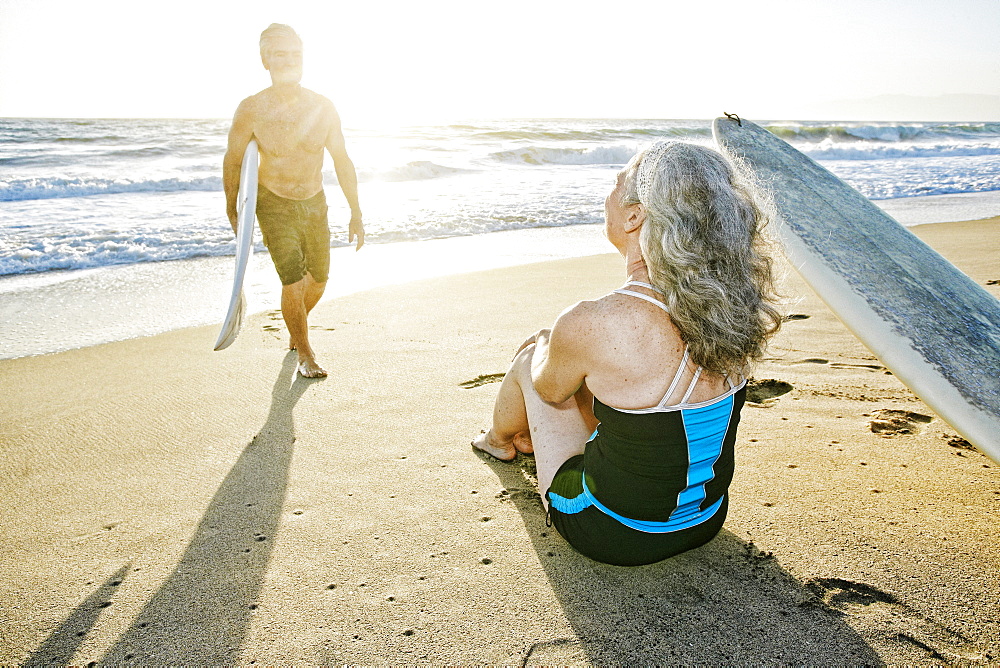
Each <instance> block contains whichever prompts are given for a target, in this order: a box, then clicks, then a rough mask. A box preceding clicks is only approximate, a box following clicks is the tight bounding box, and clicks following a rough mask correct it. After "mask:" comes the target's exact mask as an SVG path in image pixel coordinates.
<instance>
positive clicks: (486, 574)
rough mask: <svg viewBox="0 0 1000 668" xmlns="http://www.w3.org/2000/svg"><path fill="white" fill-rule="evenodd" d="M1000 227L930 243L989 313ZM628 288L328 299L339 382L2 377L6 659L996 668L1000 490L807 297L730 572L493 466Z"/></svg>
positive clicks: (165, 359) (322, 337)
mask: <svg viewBox="0 0 1000 668" xmlns="http://www.w3.org/2000/svg"><path fill="white" fill-rule="evenodd" d="M998 226H1000V218H993V219H990V220H988V221H979V222H969V223H957V224H942V225H928V226H921V227H920V228H917V229H916V230H915V232H917V234H918V235H919V236H921V238H924V239H926V240H928V241H929V242H930V243H931V245H932V246H933V247H935V248H936V249H937V250H938V251H939V252H941V253H942V255H944V256H945V257H946V258H948V259H949V260H951V261H952V262H955V263H956V264H957V266H959V268H960V269H962V270H963V271H966V272H967V273H969V274H970V275H971V276H972V277H973V278H974V280H976V282H977V283H979V284H980V285H982V284H984V283H985V282H986V281H988V280H994V279H1000V276H997V275H995V273H996V271H997V267H996V262H995V259H996V257H997V256H998V252H1000V235H997V234H996V233H995V231H994V230H996V229H997V228H998ZM623 275H624V268H623V266H622V262H621V259H620V257H618V256H617V255H616V254H611V253H605V254H601V255H590V256H586V257H578V258H569V259H559V260H551V261H546V262H541V263H534V264H526V265H523V266H519V267H516V268H509V267H508V268H497V269H491V270H488V271H479V272H474V273H467V274H462V275H460V276H442V277H436V278H427V279H424V280H420V281H410V282H405V283H401V284H397V285H391V286H382V287H374V288H371V289H368V290H365V291H364V292H358V293H354V294H350V295H346V296H343V297H340V298H337V299H332V300H329V301H326V302H324V303H321V304H320V305H318V306H317V307H316V311H314V317H313V318H311V320H312V321H313V322H314V325H315V329H314V335H315V337H316V338H315V342H314V345H315V347H316V349H317V350H318V352H319V354H320V360H321V362H322V363H323V364H324V365H325V366H326V368H327V370H328V371H329V372H330V377H329V378H327V379H326V380H319V381H308V380H304V379H301V378H296V376H295V356H294V354H290V353H287V352H286V351H284V350H283V348H284V345H285V337H284V332H283V328H282V327H280V319H279V320H277V321H276V320H275V319H274V318H273V317H272V316H271V315H269V314H268V313H263V314H255V315H253V316H251V317H249V318H248V321H247V322H246V324H245V325H244V331H243V333H242V334H241V335H240V337H239V338H238V339H237V341H236V342H235V343H234V344H233V346H232V347H231V348H229V349H227V350H226V351H223V352H222V353H214V352H212V350H211V344H212V341H214V338H215V335H216V327H215V326H214V325H212V326H204V327H192V328H187V329H180V330H174V331H170V332H167V333H164V334H160V335H157V336H152V337H146V338H138V339H130V340H126V341H120V342H115V343H107V344H103V345H99V346H93V347H89V348H82V349H77V350H71V351H68V352H63V353H57V354H53V355H44V356H34V357H23V358H19V359H12V360H2V361H0V385H2V388H0V391H2V392H3V394H4V396H5V401H4V402H3V403H2V404H0V444H2V445H0V450H2V452H3V453H4V457H3V458H0V495H2V498H3V499H4V501H5V502H6V506H7V511H6V512H5V513H4V515H3V517H2V518H0V541H2V544H3V545H4V559H3V563H2V568H0V615H2V617H3V624H2V627H3V632H2V633H3V640H4V642H3V643H0V663H4V664H8V663H10V664H22V663H54V664H64V665H65V664H72V665H83V664H86V663H88V662H89V661H98V662H101V663H130V662H131V663H137V664H181V663H185V664H190V663H211V664H225V665H234V664H248V663H250V662H252V661H256V662H257V663H263V664H278V663H282V664H289V663H295V664H313V665H318V664H333V663H341V664H403V663H405V664H416V663H430V664H450V665H458V664H470V663H475V664H504V665H508V664H517V665H540V664H543V665H545V664H547V665H554V664H562V665H566V664H597V665H607V664H615V663H630V664H663V663H685V664H686V663H710V664H716V663H718V664H724V663H760V662H775V663H783V664H787V663H795V664H801V663H811V664H826V665H829V664H845V663H846V664H864V665H871V664H907V665H923V664H927V665H939V664H940V663H941V662H950V663H963V664H965V663H968V664H980V663H981V664H988V663H991V662H995V661H996V660H997V659H998V657H1000V641H998V640H997V639H998V638H1000V601H998V600H997V597H996V587H995V574H996V571H997V569H998V568H1000V553H998V552H997V549H996V546H997V544H998V543H1000V528H998V526H997V523H996V513H997V509H998V508H1000V495H998V494H997V490H998V489H1000V466H997V465H995V464H993V463H992V462H990V461H989V460H988V459H986V458H985V457H984V456H982V455H981V454H979V453H978V452H975V451H972V450H967V449H965V448H963V447H961V445H960V444H958V445H956V444H954V443H955V441H954V437H955V432H954V430H952V429H951V428H950V426H949V425H947V424H945V423H943V422H942V421H941V420H940V419H939V418H937V417H936V416H934V415H933V413H931V412H929V411H928V409H927V408H926V406H924V404H923V403H922V402H920V401H919V400H918V399H917V398H916V397H914V396H913V395H912V393H911V392H909V390H907V388H905V387H904V386H902V385H901V383H900V382H899V381H898V379H896V378H895V377H894V376H892V375H889V374H886V373H885V372H884V371H885V370H884V369H882V368H881V367H880V366H879V363H878V361H877V360H874V358H873V357H872V355H871V354H870V353H869V352H868V351H867V350H866V349H865V348H864V347H863V346H862V345H861V344H860V343H859V342H858V341H857V339H855V338H854V337H853V336H852V335H851V334H850V333H849V332H848V331H847V330H846V329H845V328H844V327H843V326H842V325H841V324H840V323H839V321H837V320H836V318H835V317H834V316H833V315H832V313H830V312H829V310H828V309H826V308H825V306H823V304H822V302H821V301H820V300H819V299H818V298H817V297H816V296H815V295H814V294H812V293H811V291H809V290H808V288H806V287H805V286H804V284H803V283H802V282H801V280H800V279H798V277H797V275H795V274H794V272H791V270H789V273H788V274H787V275H786V276H785V277H784V278H783V280H782V283H781V290H782V292H783V293H784V294H785V295H787V297H788V299H789V302H790V303H791V305H790V306H789V307H788V309H789V311H790V312H791V313H795V314H798V315H799V316H804V317H799V318H796V319H794V320H790V321H789V322H787V323H785V326H784V328H783V330H782V331H781V332H780V333H779V335H778V337H777V338H776V339H775V341H774V345H773V346H772V351H771V356H770V357H769V358H768V359H766V360H765V361H764V362H763V363H762V364H761V365H760V367H759V368H758V370H757V372H756V374H755V377H756V378H757V379H759V380H764V379H771V380H774V381H778V382H779V383H782V384H783V385H780V386H779V387H781V388H783V389H787V391H786V392H784V393H783V394H780V395H777V396H774V397H772V398H771V399H770V400H765V401H762V402H761V403H760V405H759V406H750V407H748V408H747V409H745V411H744V414H743V422H742V423H741V427H740V432H739V435H738V440H737V446H736V447H737V467H738V468H737V473H736V478H735V479H734V482H733V486H732V487H731V496H732V501H731V505H730V512H729V517H728V518H727V520H726V525H725V527H724V528H723V531H722V533H721V534H720V535H719V536H718V537H717V538H716V539H714V540H713V541H711V542H710V543H709V544H707V545H705V546H703V547H701V548H698V549H696V550H693V551H691V552H688V553H685V554H682V555H679V556H678V557H675V558H672V559H669V560H666V561H664V562H660V563H658V564H654V565H651V566H645V567H638V568H631V569H630V568H621V567H614V566H605V565H601V564H596V563H595V562H591V561H589V560H587V559H585V558H584V557H581V556H580V555H578V554H577V553H576V552H574V551H573V550H572V548H570V547H569V546H568V545H566V543H565V542H564V541H562V539H561V537H559V536H558V534H556V533H555V532H554V530H552V529H550V528H547V527H546V526H545V517H544V513H543V512H542V510H541V506H540V503H539V500H538V497H537V492H536V491H535V489H534V487H533V485H534V482H533V464H532V460H531V458H528V457H521V458H519V459H518V461H517V462H516V463H514V464H503V463H498V462H493V461H488V460H486V459H484V458H482V457H480V456H479V455H477V454H476V453H475V452H473V451H472V449H471V448H470V447H469V440H470V439H471V438H472V437H473V436H474V435H475V434H476V433H478V430H479V429H480V428H481V427H483V426H485V425H486V423H487V420H488V419H489V415H490V411H491V407H492V403H493V398H494V396H495V391H496V387H497V385H496V384H495V381H496V380H497V378H496V374H498V373H501V372H502V371H503V370H504V369H505V368H506V366H507V364H508V363H509V360H510V355H511V352H512V351H513V350H514V349H515V348H516V346H517V345H518V343H520V342H521V341H522V340H523V339H524V336H525V333H526V332H530V331H534V330H537V329H538V328H539V327H545V326H549V325H551V323H552V321H553V320H554V318H555V317H556V315H557V314H558V313H559V312H560V311H562V310H563V309H564V308H565V307H566V306H567V305H569V304H571V303H573V302H574V301H576V300H579V299H587V298H593V297H596V296H598V295H600V294H604V293H606V292H607V291H608V290H610V289H613V288H615V287H618V286H619V285H620V283H621V282H622V280H623ZM986 289H987V290H988V291H990V292H991V294H994V295H998V296H1000V285H990V286H987V287H986ZM881 411H899V412H900V414H901V415H903V416H904V417H905V418H906V420H907V421H908V422H907V424H908V425H909V431H904V430H898V431H897V432H895V433H875V432H873V431H872V422H873V421H875V420H877V419H878V415H880V414H881V413H880V412H881ZM925 418H926V421H925ZM497 611H502V614H500V613H498V612H497ZM512 620H518V623H516V624H513V623H512ZM706 628H710V629H712V633H710V634H706V633H705V629H706Z"/></svg>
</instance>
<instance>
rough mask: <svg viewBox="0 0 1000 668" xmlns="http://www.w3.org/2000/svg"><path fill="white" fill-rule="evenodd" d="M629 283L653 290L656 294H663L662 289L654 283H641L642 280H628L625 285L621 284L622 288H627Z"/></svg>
mask: <svg viewBox="0 0 1000 668" xmlns="http://www.w3.org/2000/svg"><path fill="white" fill-rule="evenodd" d="M630 285H635V286H638V287H640V288H646V289H647V290H652V291H653V292H655V293H657V294H660V295H662V294H663V290H660V289H659V288H658V287H656V286H655V285H650V284H649V283H643V282H642V281H629V282H627V283H626V284H625V285H623V286H622V287H623V288H627V287H628V286H630Z"/></svg>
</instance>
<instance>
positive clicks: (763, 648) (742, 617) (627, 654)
mask: <svg viewBox="0 0 1000 668" xmlns="http://www.w3.org/2000/svg"><path fill="white" fill-rule="evenodd" d="M480 458H481V459H483V460H484V461H486V462H487V463H488V464H489V466H490V467H491V468H492V469H493V471H494V473H495V474H496V476H497V478H499V480H500V482H501V484H502V485H503V486H504V489H505V491H504V492H503V493H502V496H501V498H503V499H505V500H507V501H509V502H510V503H512V504H513V505H514V507H515V508H517V510H518V512H519V513H520V514H521V517H522V520H523V521H524V526H525V529H526V530H527V531H528V535H529V536H530V537H531V541H532V545H533V547H534V549H535V551H536V552H537V553H538V560H539V562H540V563H541V564H542V566H543V568H544V569H545V573H546V575H547V576H548V579H549V582H550V584H551V586H552V589H553V591H555V593H556V596H557V597H558V600H559V602H560V604H561V605H562V608H563V611H564V613H565V615H566V619H567V620H568V622H569V624H570V625H571V626H572V628H573V637H565V638H548V639H536V640H537V641H536V642H533V643H530V644H527V645H526V649H525V651H524V654H523V656H522V665H538V664H542V665H546V664H547V665H557V664H559V665H570V664H580V663H587V664H596V665H621V664H625V665H662V664H710V665H712V664H715V665H718V664H733V663H748V664H760V663H762V662H767V663H779V664H781V663H801V662H803V661H806V662H808V661H820V662H823V657H826V658H827V659H828V660H829V661H831V662H833V663H839V664H851V665H873V664H880V663H881V660H880V659H879V657H878V654H877V653H876V652H875V651H874V650H873V649H872V648H871V647H870V646H869V645H868V644H867V643H866V642H865V641H864V640H863V639H862V638H861V637H860V636H859V635H858V634H857V633H856V632H855V631H854V630H853V629H852V628H851V627H850V626H848V625H847V623H846V622H845V621H844V619H843V617H842V616H841V615H840V613H839V612H837V611H835V610H832V609H830V608H828V607H827V606H825V605H824V603H823V600H822V599H821V598H819V597H817V595H816V594H817V592H816V591H815V589H813V588H812V587H811V586H810V585H809V584H808V583H802V582H800V581H799V580H797V579H796V578H795V577H793V576H792V575H791V574H789V573H788V572H787V571H785V570H784V569H783V568H782V567H781V566H780V565H779V564H778V562H777V560H776V559H775V558H774V557H773V556H772V555H771V553H769V552H762V551H761V550H760V549H758V548H757V547H756V546H755V545H754V544H753V542H751V541H745V540H743V539H741V538H739V537H738V536H736V535H735V534H733V533H731V532H730V531H727V530H725V529H723V530H722V532H721V533H720V534H719V535H718V536H716V538H715V539H713V540H712V541H711V542H709V543H708V544H706V545H703V546H702V547H700V548H697V549H695V550H691V551H690V552H685V553H683V554H680V555H678V556H676V557H673V558H671V559H667V560H665V561H662V562H660V563H657V564H652V565H649V566H640V567H631V568H627V567H621V566H609V565H606V564H601V563H598V562H595V561H592V560H590V559H588V558H587V557H584V556H582V555H581V554H579V553H577V552H576V551H575V550H573V548H572V547H570V546H569V544H568V543H566V541H565V540H563V538H562V537H561V536H560V535H559V534H558V532H557V531H556V530H555V529H554V528H551V527H546V523H545V513H544V511H543V509H542V505H541V500H540V498H539V495H538V488H537V481H536V480H535V465H534V460H533V458H531V457H529V456H525V455H518V458H517V460H516V463H513V464H511V463H504V462H499V461H497V460H494V459H492V458H491V457H488V456H486V455H482V454H481V455H480Z"/></svg>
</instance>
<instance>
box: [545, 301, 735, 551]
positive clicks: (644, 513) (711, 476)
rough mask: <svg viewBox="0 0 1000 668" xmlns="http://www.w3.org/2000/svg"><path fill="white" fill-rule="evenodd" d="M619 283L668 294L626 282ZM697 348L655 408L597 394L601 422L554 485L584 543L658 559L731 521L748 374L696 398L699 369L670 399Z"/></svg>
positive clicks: (581, 547) (559, 517)
mask: <svg viewBox="0 0 1000 668" xmlns="http://www.w3.org/2000/svg"><path fill="white" fill-rule="evenodd" d="M629 285H639V286H642V287H647V288H651V289H652V286H649V285H647V284H644V283H636V282H631V283H627V284H626V287H625V288H622V289H620V290H615V292H617V293H619V294H627V295H632V296H635V297H639V298H642V299H645V300H647V301H649V302H652V303H654V304H657V305H659V306H660V307H662V308H664V309H665V306H664V304H663V303H662V302H660V301H658V300H655V299H653V298H651V297H648V296H647V295H644V294H642V293H639V292H634V291H632V290H628V289H626V288H627V286H629ZM688 357H689V354H688V351H687V350H685V351H684V358H683V359H682V361H681V364H680V366H679V367H678V370H677V374H676V375H675V376H674V379H673V382H672V383H671V384H670V387H669V389H667V392H666V394H665V395H664V397H663V400H662V401H660V403H659V404H657V405H656V406H654V407H652V408H643V409H638V410H626V409H620V408H613V407H611V406H607V405H605V404H604V403H602V402H601V401H600V400H599V399H596V398H595V399H594V415H595V416H596V417H597V419H598V420H599V421H600V425H599V426H598V427H597V431H595V432H594V435H593V436H592V437H591V439H590V440H589V441H588V442H587V445H586V449H585V450H584V454H582V455H577V456H576V457H572V458H570V459H569V460H567V461H566V462H565V463H564V464H563V465H562V466H561V467H560V468H559V471H558V472H557V473H556V475H555V478H554V479H553V481H552V485H551V487H549V490H548V492H547V493H546V498H547V499H548V502H549V513H550V516H551V518H552V523H553V525H554V526H555V527H556V529H557V530H558V531H559V533H560V534H562V535H563V537H564V538H566V540H567V541H568V542H569V543H570V545H572V546H573V547H574V548H576V549H577V550H578V551H579V552H581V553H583V554H585V555H586V556H588V557H590V558H591V559H595V560H597V561H603V562H605V563H609V564H618V565H622V566H636V565H640V564H649V563H653V562H656V561H660V560H662V559H666V558H667V557H671V556H673V555H675V554H678V553H680V552H684V551H686V550H690V549H692V548H695V547H698V546H699V545H703V544H704V543H707V542H708V541H709V540H711V539H712V538H713V537H714V536H715V535H716V534H717V533H718V532H719V530H720V529H721V528H722V523H723V521H725V518H726V511H727V507H728V500H727V490H728V488H729V484H730V482H731V481H732V478H733V449H734V445H735V441H736V428H737V425H738V424H739V421H740V410H741V409H742V408H743V403H744V400H745V395H746V389H745V387H746V381H745V380H743V381H741V382H740V383H738V384H735V385H734V384H733V383H732V382H731V381H729V379H727V381H726V382H727V385H728V390H727V391H726V392H725V393H724V394H722V395H721V396H718V397H716V398H714V399H711V400H709V401H703V402H696V403H688V398H689V397H690V396H691V393H692V392H693V391H694V387H695V385H696V384H697V383H698V379H699V377H700V375H701V368H699V369H697V370H696V371H695V374H694V377H693V378H692V380H691V384H690V385H689V386H688V388H687V391H686V392H685V394H684V397H683V398H682V399H681V401H680V403H677V404H673V405H670V406H667V405H665V403H666V401H667V400H668V399H669V398H670V397H671V396H672V395H673V393H674V390H675V389H676V388H677V384H678V382H679V380H680V377H681V375H682V373H683V370H684V368H685V367H686V365H687V362H688Z"/></svg>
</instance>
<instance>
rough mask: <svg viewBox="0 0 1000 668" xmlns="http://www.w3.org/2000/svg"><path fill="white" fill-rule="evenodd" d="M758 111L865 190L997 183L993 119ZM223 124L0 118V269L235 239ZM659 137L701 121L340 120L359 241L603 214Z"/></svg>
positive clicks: (695, 133)
mask: <svg viewBox="0 0 1000 668" xmlns="http://www.w3.org/2000/svg"><path fill="white" fill-rule="evenodd" d="M764 125H765V126H766V127H768V128H770V129H771V130H772V131H773V132H775V133H776V134H778V135H779V136H781V137H783V138H785V139H786V140H787V141H789V142H791V143H792V144H793V145H794V146H796V147H797V148H799V149H800V150H802V151H804V152H805V153H807V154H809V155H811V156H812V157H813V158H814V159H816V160H818V161H820V163H821V164H823V165H824V166H826V167H827V168H829V169H830V170H831V171H833V172H834V173H835V174H837V175H838V176H840V177H841V178H843V179H844V180H846V181H847V182H848V183H850V184H852V185H854V186H855V187H856V188H858V189H859V190H860V191H861V192H862V193H863V194H865V195H866V196H868V197H870V198H873V199H885V198H903V197H906V198H920V197H924V196H928V195H944V194H952V193H957V194H961V193H977V192H991V191H1000V123H978V124H976V123H962V124H959V123H907V124H889V123H812V122H810V123H802V122H780V123H779V122H771V123H767V122H765V123H764ZM227 127H228V121H227V120H207V121H180V120H178V121H170V120H167V121H153V120H118V121H101V120H93V121H91V120H87V121H56V120H39V119H36V120H32V119H28V120H25V119H0V142H2V144H3V155H2V156H0V276H3V275H16V274H31V273H44V272H49V271H54V270H84V269H93V268H100V267H105V266H109V265H130V264H146V263H156V262H163V261H168V260H178V259H189V258H196V257H205V256H221V255H230V254H232V253H233V252H234V250H233V249H234V246H233V241H232V234H231V231H230V228H229V223H228V221H227V220H226V218H225V201H224V197H223V194H222V181H221V174H220V172H221V160H222V155H223V153H224V151H225V145H226V130H227ZM664 138H672V139H679V140H686V141H693V142H697V143H701V144H705V145H711V124H710V123H709V122H708V121H641V120H607V119H604V120H579V119H576V120H511V121H504V120H498V121H477V122H474V123H467V124H463V125H453V126H421V127H404V128H394V129H386V128H367V129H359V130H348V131H347V144H348V150H349V151H350V153H351V156H352V158H353V159H354V162H355V164H356V166H357V168H358V174H359V180H360V182H361V186H360V195H361V203H362V208H363V210H364V213H365V224H366V232H367V235H366V240H367V241H368V242H369V243H372V244H379V243H388V242H396V241H402V240H406V241H419V240H424V239H433V238H440V237H453V236H468V235H479V234H485V233H489V232H495V231H498V230H517V229H526V228H542V227H562V226H572V225H580V224H587V223H595V222H600V220H601V216H602V211H603V209H602V201H603V199H604V196H605V194H606V193H607V191H608V190H609V189H610V188H611V186H612V184H613V182H614V175H615V172H616V171H617V170H618V169H620V168H621V166H622V165H624V164H625V163H627V162H628V160H629V159H630V158H631V157H632V156H633V155H634V154H635V152H636V151H638V150H640V149H642V148H643V147H645V146H646V145H648V144H649V143H651V142H653V141H656V140H658V139H664ZM324 182H325V183H326V185H327V198H328V201H329V202H330V206H331V208H330V221H331V229H332V230H333V236H334V241H333V245H334V246H346V245H348V242H347V238H346V236H347V235H346V223H347V220H348V219H349V212H348V211H347V207H346V205H345V202H344V199H343V197H342V196H341V195H340V192H339V188H338V187H337V185H336V183H337V181H336V176H335V174H334V172H333V170H332V165H331V164H330V162H329V160H328V161H327V164H326V169H325V171H324ZM991 201H992V200H991ZM990 213H997V212H993V211H986V212H984V213H983V215H984V216H985V215H989V214H990ZM257 248H258V249H262V246H261V245H260V242H259V239H258V242H257Z"/></svg>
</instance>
